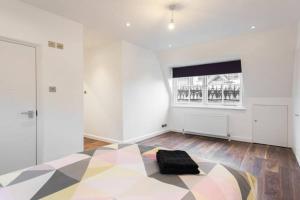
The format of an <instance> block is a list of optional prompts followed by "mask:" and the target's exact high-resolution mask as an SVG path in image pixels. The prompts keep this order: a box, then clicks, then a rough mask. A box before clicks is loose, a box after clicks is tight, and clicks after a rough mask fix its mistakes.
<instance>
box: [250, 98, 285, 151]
mask: <svg viewBox="0 0 300 200" xmlns="http://www.w3.org/2000/svg"><path fill="white" fill-rule="evenodd" d="M255 106H282V107H286V111H287V114H286V121H287V124H286V129H287V130H286V142H287V143H286V146H285V147H289V125H290V124H289V112H290V111H289V105H287V104H263V103H262V104H259V103H255V104H253V105H252V109H251V113H252V114H251V115H252V117H251V120H252V122H251V125H252V131H251V132H252V143H255V141H254V107H255ZM271 146H274V145H271ZM280 147H281V146H280Z"/></svg>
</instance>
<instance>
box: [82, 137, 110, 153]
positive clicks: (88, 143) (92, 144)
mask: <svg viewBox="0 0 300 200" xmlns="http://www.w3.org/2000/svg"><path fill="white" fill-rule="evenodd" d="M108 144H109V143H107V142H102V141H99V140H92V139H89V138H84V150H85V151H87V150H90V149H95V148H97V147H102V146H105V145H108Z"/></svg>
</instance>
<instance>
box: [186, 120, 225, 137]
mask: <svg viewBox="0 0 300 200" xmlns="http://www.w3.org/2000/svg"><path fill="white" fill-rule="evenodd" d="M184 132H186V133H193V134H203V135H211V136H218V137H229V135H228V116H227V115H210V114H185V115H184Z"/></svg>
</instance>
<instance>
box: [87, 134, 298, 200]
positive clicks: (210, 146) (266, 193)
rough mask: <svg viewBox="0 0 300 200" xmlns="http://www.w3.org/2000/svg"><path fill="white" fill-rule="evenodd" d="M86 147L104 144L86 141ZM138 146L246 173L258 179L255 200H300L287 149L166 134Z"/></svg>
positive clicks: (294, 167) (295, 167) (291, 156)
mask: <svg viewBox="0 0 300 200" xmlns="http://www.w3.org/2000/svg"><path fill="white" fill-rule="evenodd" d="M85 142H86V144H85V146H86V148H88V149H89V148H95V147H97V146H103V145H105V143H103V142H97V141H92V140H89V139H87V140H85ZM140 144H143V145H148V146H162V147H166V148H170V149H180V150H185V151H188V152H189V153H192V154H195V155H198V156H200V157H202V158H206V159H209V160H212V161H216V162H220V163H223V164H226V165H228V166H231V167H233V168H235V169H240V170H246V171H248V172H251V173H252V174H253V175H255V176H256V177H257V180H258V199H261V200H265V199H266V200H277V199H286V200H300V168H299V166H298V164H297V161H296V158H295V156H294V154H293V152H292V150H291V149H289V148H281V147H275V146H269V145H260V144H250V143H245V142H236V141H231V142H228V141H227V140H223V139H216V138H208V137H201V136H195V135H183V134H181V133H174V132H170V133H166V134H163V135H160V136H157V137H154V138H151V139H148V140H145V141H142V142H140Z"/></svg>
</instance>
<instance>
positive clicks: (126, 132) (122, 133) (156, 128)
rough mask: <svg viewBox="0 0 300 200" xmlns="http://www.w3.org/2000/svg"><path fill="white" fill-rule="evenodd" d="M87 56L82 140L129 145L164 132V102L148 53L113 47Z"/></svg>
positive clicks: (162, 88)
mask: <svg viewBox="0 0 300 200" xmlns="http://www.w3.org/2000/svg"><path fill="white" fill-rule="evenodd" d="M86 54H87V55H86V56H85V60H86V70H85V83H86V84H85V88H86V90H87V94H86V95H85V102H84V104H85V132H86V135H87V136H89V137H92V138H96V139H102V140H107V141H110V142H134V141H137V140H140V139H143V138H145V137H149V136H150V135H155V134H158V133H161V132H162V131H164V129H163V128H162V127H161V125H162V124H164V123H166V122H167V116H168V108H169V96H168V92H167V87H166V85H165V83H164V78H163V75H162V71H161V68H160V65H159V62H158V59H157V57H156V55H155V54H154V53H153V52H152V51H150V50H147V49H144V48H142V47H138V46H136V45H133V44H130V43H128V42H125V41H117V42H115V43H113V44H111V45H108V46H105V47H98V48H95V49H93V50H89V51H87V53H86Z"/></svg>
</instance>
